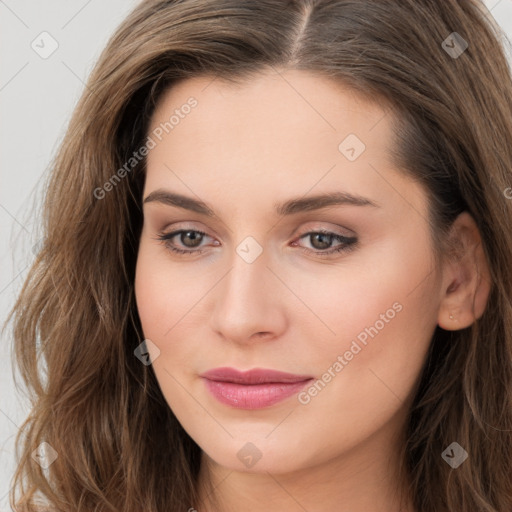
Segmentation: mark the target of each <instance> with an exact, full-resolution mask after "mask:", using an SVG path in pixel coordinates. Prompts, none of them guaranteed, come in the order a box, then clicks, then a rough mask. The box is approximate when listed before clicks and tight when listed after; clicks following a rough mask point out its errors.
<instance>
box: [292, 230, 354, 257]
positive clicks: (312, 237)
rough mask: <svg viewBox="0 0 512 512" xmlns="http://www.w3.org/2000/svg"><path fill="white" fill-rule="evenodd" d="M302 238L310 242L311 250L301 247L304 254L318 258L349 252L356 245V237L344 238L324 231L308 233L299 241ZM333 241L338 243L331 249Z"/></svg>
mask: <svg viewBox="0 0 512 512" xmlns="http://www.w3.org/2000/svg"><path fill="white" fill-rule="evenodd" d="M303 238H306V239H308V240H309V241H310V243H311V246H312V247H313V249H310V248H308V247H301V249H302V250H303V251H305V252H308V253H312V254H315V255H318V256H329V255H331V254H337V253H340V252H344V251H351V250H353V249H355V246H356V243H357V238H356V237H346V236H343V235H340V234H338V233H332V232H331V231H326V230H319V231H309V232H308V233H305V234H303V235H301V236H300V238H299V240H302V239H303ZM335 241H336V242H338V245H336V246H334V247H332V243H333V242H335ZM292 245H297V242H293V244H292ZM326 249H328V250H326Z"/></svg>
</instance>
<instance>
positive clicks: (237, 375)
mask: <svg viewBox="0 0 512 512" xmlns="http://www.w3.org/2000/svg"><path fill="white" fill-rule="evenodd" d="M200 376H201V377H204V378H205V379H208V380H215V381H220V382H234V383H236V384H264V383H267V382H302V381H305V380H309V379H312V378H313V377H311V375H295V374H293V373H287V372H280V371H277V370H269V369H265V368H253V369H252V370H247V371H241V370H237V369H236V368H227V367H223V368H213V369H212V370H208V371H206V372H204V373H202V374H201V375H200Z"/></svg>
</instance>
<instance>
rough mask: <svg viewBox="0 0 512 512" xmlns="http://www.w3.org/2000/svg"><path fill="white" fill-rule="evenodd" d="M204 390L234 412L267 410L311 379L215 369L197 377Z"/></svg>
mask: <svg viewBox="0 0 512 512" xmlns="http://www.w3.org/2000/svg"><path fill="white" fill-rule="evenodd" d="M200 377H202V378H203V380H204V382H205V385H206V388H207V389H208V391H209V392H210V393H211V394H212V395H213V397H214V398H216V399H217V400H218V401H219V402H220V403H222V404H224V405H228V406H231V407H234V408H238V409H261V408H264V407H270V406H271V405H274V404H276V403H278V402H281V401H283V400H285V399H286V398H289V397H290V396H292V395H294V394H296V393H298V392H299V391H300V390H301V389H302V388H303V387H305V386H306V385H307V384H308V383H309V382H311V381H312V380H313V377H312V376H310V375H295V374H292V373H286V372H280V371H277V370H269V369H263V368H255V369H252V370H249V371H245V372H242V371H240V370H237V369H235V368H226V367H224V368H215V369H213V370H209V371H207V372H204V373H202V374H201V375H200Z"/></svg>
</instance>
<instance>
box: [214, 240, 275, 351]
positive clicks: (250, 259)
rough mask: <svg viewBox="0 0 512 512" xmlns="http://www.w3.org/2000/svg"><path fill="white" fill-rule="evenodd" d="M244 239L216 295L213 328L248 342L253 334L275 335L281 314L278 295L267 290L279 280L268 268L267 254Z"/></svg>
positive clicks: (258, 246)
mask: <svg viewBox="0 0 512 512" xmlns="http://www.w3.org/2000/svg"><path fill="white" fill-rule="evenodd" d="M248 238H249V239H244V240H243V241H242V242H241V243H240V244H239V245H238V246H237V247H236V249H235V253H234V254H233V257H232V258H231V269H230V271H229V272H228V274H227V275H226V276H225V278H224V279H223V282H222V283H221V284H220V286H219V288H218V292H217V293H216V295H215V308H214V315H213V328H214V329H215V330H217V331H218V332H220V333H222V335H223V336H224V337H225V338H228V339H232V340H238V341H243V340H248V339H249V338H250V337H251V336H252V335H253V334H254V333H259V332H274V334H275V331H276V329H278V328H279V325H278V323H279V322H277V323H276V320H277V319H278V317H279V315H280V313H279V310H278V309H279V308H278V307H277V304H276V297H277V294H276V293H274V292H273V291H271V290H270V288H272V283H271V280H272V279H274V281H276V282H275V286H279V283H278V280H276V279H275V278H274V276H273V275H272V272H270V270H269V269H268V268H267V264H268V257H267V256H268V255H267V254H266V252H265V251H264V250H263V247H261V245H260V244H259V243H258V242H256V240H254V239H252V240H251V239H250V237H248Z"/></svg>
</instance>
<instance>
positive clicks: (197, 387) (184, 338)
mask: <svg viewBox="0 0 512 512" xmlns="http://www.w3.org/2000/svg"><path fill="white" fill-rule="evenodd" d="M190 96H193V97H194V98H196V99H197V101H198V105H197V107H196V108H195V109H193V110H192V111H191V113H190V114H188V115H187V116H185V117H184V119H181V120H180V122H179V124H178V125H176V126H175V127H174V129H173V130H172V131H169V133H168V134H166V135H165V136H164V137H163V138H162V140H161V141H159V142H158V144H157V145H156V147H155V148H153V149H152V150H151V151H150V153H149V155H148V162H147V177H146V182H145V187H144V193H143V197H144V198H146V197H147V196H148V195H149V194H150V193H152V192H154V191H155V190H157V189H165V190H169V191H173V192H177V193H180V194H183V195H186V196H189V197H192V198H194V199H200V200H202V201H204V202H206V203H208V205H210V207H211V208H212V209H213V210H214V212H215V216H214V217H208V216H206V215H204V214H200V213H196V212H192V211H189V210H186V209H183V208H179V207H176V206H172V205H169V204H164V203H161V202H158V201H150V202H146V203H145V204H144V226H143V231H142V234H141V238H140V249H139V254H138V260H137V267H136V279H135V293H136V300H137V306H138V311H139V315H140V319H141V322H142V327H143V331H144V335H145V337H146V338H147V339H150V340H151V341H152V342H153V343H154V345H155V346H156V347H158V349H159V351H160V352H159V354H157V352H156V351H155V350H154V349H153V351H152V357H153V369H154V371H155V374H156V377H157V379H158V382H159V384H160V387H161V389H162V392H163V394H164V396H165V398H166V400H167V403H168V404H169V407H171V409H172V410H173V412H174V414H175V415H176V417H177V418H178V420H179V421H180V422H181V424H182V425H183V427H184V428H185V430H186V431H187V432H188V433H189V435H190V436H191V437H192V438H193V439H194V440H195V441H196V443H197V444H198V445H199V446H200V447H201V449H202V450H203V459H202V465H201V474H200V483H201V489H203V491H202V501H201V503H191V504H190V507H191V508H192V509H193V508H195V509H197V510H199V511H200V512H202V511H205V510H208V511H217V510H219V511H220V510H223V511H231V510H251V511H254V512H258V511H273V510H275V511H277V510H287V511H303V510H307V511H308V512H314V511H324V510H338V511H340V512H349V511H350V512H363V511H365V512H368V511H370V510H371V511H375V512H378V511H389V510H402V511H404V512H413V511H414V510H415V509H414V508H413V507H412V505H411V503H410V502H409V501H408V500H407V499H406V497H404V501H403V503H402V508H400V505H399V501H398V500H399V494H400V492H401V490H402V489H401V485H402V484H403V483H404V482H399V481H398V479H397V474H396V468H397V462H398V461H397V456H396V452H397V450H398V447H399V446H400V443H402V442H403V437H402V429H403V427H404V423H405V415H406V413H407V410H408V407H409V406H410V401H411V399H412V397H413V395H414V390H415V386H416V384H417V382H418V378H419V375H420V372H421V369H422V365H423V362H424V360H425V357H426V353H427V350H428V347H429V343H430V341H431V337H432V334H433V332H434V330H435V327H436V325H440V326H441V327H443V328H444V329H462V328H464V327H467V326H469V325H471V324H472V323H473V322H474V320H475V318H478V317H480V316H481V315H482V313H483V311H484V309H485V303H486V300H487V296H488V293H489V285H488V282H489V278H488V270H487V264H486V261H485V257H484V254H483V251H482V247H481V244H480V236H479V233H478V229H477V228H476V225H475V223H474V221H473V219H472V218H471V216H470V215H469V214H467V213H463V214H462V215H461V216H460V217H459V218H458V219H457V221H456V223H455V225H454V231H453V232H454V235H455V236H458V237H460V239H461V240H462V241H463V245H464V247H465V248H466V249H465V257H464V258H458V259H457V260H453V261H451V260H446V261H443V263H442V264H441V265H440V266H438V267H436V266H435V265H434V260H433V247H432V242H431V239H430V233H429V226H428V223H427V220H426V219H427V211H428V205H427V196H426V193H425V191H424V190H423V189H422V187H421V185H419V184H417V183H415V182H414V181H412V180H411V179H409V178H408V177H407V176H406V175H405V174H404V173H403V172H402V171H400V170H399V169H397V168H396V166H395V165H394V163H393V162H392V161H391V159H390V157H389V154H388V150H389V148H391V147H392V144H393V139H392V131H391V121H392V113H391V112H390V111H389V110H388V111H386V110H384V109H383V107H382V103H381V104H379V103H370V102H368V101H366V100H364V99H363V98H362V97H359V96H358V95H357V94H355V93H353V92H350V91H349V90H347V89H344V88H343V87H342V86H341V85H340V84H338V83H335V82H333V81H330V80H328V79H325V78H320V77H318V76H316V75H313V74H310V73H308V72H304V71H297V70H281V71H280V72H277V71H275V70H272V71H268V72H262V73H261V74H260V75H259V76H258V77H256V78H251V79H250V80H249V81H247V82H246V83H244V84H243V85H233V84H228V83H226V82H223V81H221V80H219V79H215V80H214V79H213V77H207V76H203V77H196V78H193V79H188V80H185V81H183V82H180V83H179V84H177V85H175V86H174V87H172V88H171V89H170V90H169V91H167V93H166V94H165V96H164V97H163V98H162V100H161V101H160V102H159V104H158V105H157V109H156V111H155V113H154V115H153V118H152V122H151V127H150V132H151V131H152V130H154V129H155V128H156V127H158V125H159V124H160V123H161V122H164V121H166V120H168V119H169V116H170V115H171V114H172V112H173V111H174V110H175V109H176V108H178V109H179V108H180V106H182V105H183V104H185V103H186V101H187V99H188V98H189V97H190ZM348 134H356V135H357V137H358V138H359V139H360V140H361V141H363V143H364V144H365V146H366V149H365V150H364V151H363V152H362V153H361V154H360V155H359V156H358V157H357V158H356V159H355V160H354V161H350V160H349V159H347V158H346V156H345V155H344V154H343V153H342V152H340V150H339V148H338V146H339V144H340V143H341V142H342V141H343V140H344V139H345V138H346V137H347V135H348ZM333 191H345V192H350V193H352V194H357V195H360V196H363V197H365V198H367V199H369V200H371V201H373V202H374V203H376V204H377V205H378V206H376V207H374V206H355V205H334V206H330V207H327V208H323V209H319V210H311V211H302V212H298V213H295V214H292V215H287V216H283V215H278V214H277V213H276V212H275V211H274V204H275V203H277V202H279V203H281V202H285V201H287V200H289V199H291V198H299V197H303V196H307V197H309V196H313V195H316V194H321V193H326V192H333ZM177 229H195V230H200V231H205V232H206V233H207V236H205V237H203V238H201V237H199V240H198V241H197V242H196V245H195V246H194V242H193V240H192V241H191V240H190V238H186V237H185V239H183V237H180V236H179V235H178V236H175V237H174V238H173V240H172V242H170V241H168V242H167V246H166V245H165V243H163V242H162V241H160V240H157V239H156V238H157V237H158V235H159V234H160V233H162V232H164V233H169V232H171V231H175V230H177ZM318 229H326V230H328V231H330V232H333V233H335V234H340V235H344V236H347V237H350V236H355V237H357V240H358V242H357V245H356V247H355V248H354V249H353V250H352V251H347V252H340V253H336V254H332V255H331V256H329V257H323V258H322V257H321V256H318V255H315V254H314V252H315V251H316V253H317V254H318V253H321V252H322V251H323V252H326V251H328V250H329V249H332V248H335V247H338V246H339V244H340V242H338V241H337V240H336V239H333V240H332V242H331V244H330V245H329V242H328V241H327V242H326V245H324V246H322V245H321V242H322V241H321V240H320V242H319V241H318V240H316V239H315V237H314V236H313V237H312V236H303V235H304V234H306V233H308V232H311V231H314V230H318ZM248 236H251V237H253V238H254V239H255V240H256V241H257V242H258V244H259V245H260V246H261V248H262V250H263V252H262V253H261V254H260V255H259V256H258V257H257V258H256V259H255V260H254V261H253V262H252V263H248V262H247V261H245V260H244V259H243V258H242V257H241V256H240V255H239V254H238V253H237V252H236V248H237V246H238V245H239V244H240V243H241V242H242V241H243V240H244V239H245V238H246V237H248ZM187 242H188V244H187ZM185 244H187V245H185ZM169 245H174V246H176V247H178V248H181V249H187V248H188V249H189V250H196V251H197V250H198V249H197V248H196V247H198V246H199V247H198V248H200V249H202V250H203V252H202V253H201V254H194V255H192V256H182V255H176V254H173V253H172V252H171V251H170V249H169V247H168V246H169ZM301 247H302V248H306V250H307V249H310V250H311V251H312V252H311V253H307V252H305V251H304V250H302V249H301ZM322 247H326V248H325V249H322ZM250 250H253V249H250ZM397 303H398V304H399V305H400V306H401V310H400V311H399V312H396V314H395V315H394V317H393V318H392V319H390V320H389V319H388V322H384V327H383V328H382V329H380V330H379V331H378V334H377V335H375V336H374V337H373V338H370V337H369V338H368V340H367V345H366V346H364V345H362V344H361V343H359V345H361V346H362V349H361V350H360V351H359V352H358V353H357V355H354V356H353V358H352V359H351V360H350V361H346V362H347V364H346V366H344V367H343V369H342V370H341V371H339V372H338V373H336V372H334V374H335V376H334V377H332V378H331V380H330V382H328V383H327V384H326V385H325V387H324V388H323V389H322V390H321V391H320V392H318V393H317V394H316V395H315V396H310V401H309V402H308V403H307V404H303V403H300V402H299V400H298V397H297V396H292V397H291V398H288V399H286V400H285V401H282V402H280V403H278V404H275V405H273V406H271V407H268V408H264V409H259V410H243V409H235V408H231V407H229V406H226V405H223V404H221V403H219V402H218V401H217V400H216V399H215V398H214V397H213V396H212V395H211V394H210V393H209V392H208V391H207V389H206V387H205V385H204V382H203V381H202V379H201V378H200V377H199V374H201V373H202V372H204V371H206V370H208V369H211V368H216V367H220V366H231V367H235V368H238V369H240V370H247V369H250V368H256V367H259V368H271V369H277V370H282V371H287V372H290V373H296V374H306V375H311V376H313V377H314V378H315V380H317V379H322V376H323V375H324V374H325V373H326V372H327V371H328V369H329V368H332V367H333V363H334V362H336V361H337V360H338V359H337V358H338V356H340V355H342V356H343V354H345V352H346V351H347V350H349V349H350V346H351V343H352V341H353V340H355V339H356V337H357V336H358V334H360V333H361V332H362V331H364V329H365V327H369V326H374V325H376V321H377V320H379V319H381V318H382V317H381V315H382V314H385V312H386V311H387V310H389V309H390V308H392V305H393V304H397ZM450 315H452V316H453V319H450ZM379 325H380V324H379ZM331 373H332V371H331ZM247 442H251V443H252V444H253V445H255V446H256V447H257V450H258V451H259V453H260V454H261V458H260V459H259V460H258V461H257V462H256V464H254V465H253V466H252V467H250V468H249V467H247V466H246V465H244V464H243V463H242V462H241V460H240V459H239V458H238V457H237V453H238V452H239V450H240V449H241V448H242V447H243V446H244V445H245V444H246V443H247ZM444 448H445V447H441V446H440V447H439V451H440V452H441V451H442V450H443V449H444ZM207 481H212V482H213V485H214V486H215V487H216V489H215V496H216V497H217V498H218V500H219V503H221V506H219V507H218V508H216V507H215V506H214V505H213V504H212V503H211V500H209V499H207V497H206V494H207V493H206V491H204V489H205V488H204V484H205V482H207Z"/></svg>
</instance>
